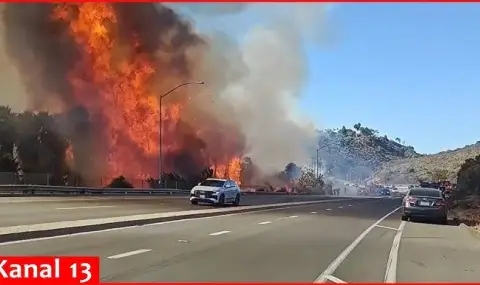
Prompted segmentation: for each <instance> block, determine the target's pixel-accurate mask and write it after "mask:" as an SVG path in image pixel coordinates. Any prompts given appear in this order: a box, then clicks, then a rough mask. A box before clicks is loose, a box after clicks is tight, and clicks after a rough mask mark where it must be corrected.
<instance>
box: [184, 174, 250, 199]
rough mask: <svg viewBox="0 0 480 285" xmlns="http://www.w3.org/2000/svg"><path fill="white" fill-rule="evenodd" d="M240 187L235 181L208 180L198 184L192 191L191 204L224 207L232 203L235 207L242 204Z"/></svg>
mask: <svg viewBox="0 0 480 285" xmlns="http://www.w3.org/2000/svg"><path fill="white" fill-rule="evenodd" d="M240 195H241V194H240V187H238V185H237V183H236V182H235V181H233V180H228V179H217V178H208V179H207V180H205V181H203V182H201V183H198V185H197V186H195V187H193V188H192V190H191V191H190V203H192V204H193V205H197V204H198V203H199V202H201V203H209V204H217V205H222V206H223V205H224V204H226V203H232V204H233V205H235V206H238V205H239V204H240Z"/></svg>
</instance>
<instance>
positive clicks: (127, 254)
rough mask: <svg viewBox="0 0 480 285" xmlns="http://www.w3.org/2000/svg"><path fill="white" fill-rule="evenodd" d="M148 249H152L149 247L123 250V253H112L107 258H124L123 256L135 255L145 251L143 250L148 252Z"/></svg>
mask: <svg viewBox="0 0 480 285" xmlns="http://www.w3.org/2000/svg"><path fill="white" fill-rule="evenodd" d="M149 251H152V250H151V249H139V250H134V251H129V252H124V253H120V254H116V255H112V256H109V257H107V258H108V259H119V258H124V257H128V256H132V255H137V254H140V253H145V252H149Z"/></svg>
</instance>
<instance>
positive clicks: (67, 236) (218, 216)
mask: <svg viewBox="0 0 480 285" xmlns="http://www.w3.org/2000/svg"><path fill="white" fill-rule="evenodd" d="M338 201H344V200H343V199H337V200H335V199H333V200H319V201H317V202H316V203H309V204H302V205H293V206H285V207H279V208H273V209H259V210H254V211H249V212H243V213H242V212H240V213H230V214H224V215H217V216H208V217H199V218H187V219H179V220H173V221H166V222H158V223H153V224H147V225H143V226H141V227H156V226H162V225H168V224H177V223H185V222H193V221H199V220H209V219H218V218H225V217H233V216H239V215H245V214H253V213H262V212H275V211H280V210H285V209H293V208H300V207H309V206H312V205H315V204H321V203H326V202H338ZM280 219H281V218H280ZM280 219H277V220H280ZM138 227H139V226H127V227H120V228H112V229H104V230H97V231H91V232H82V233H72V234H65V235H58V236H51V237H40V238H32V239H24V240H14V241H7V242H0V246H9V245H13V244H20V243H29V242H38V241H44V240H51V239H60V238H69V237H74V236H85V235H91V234H99V233H106V232H113V231H124V230H131V229H134V228H138Z"/></svg>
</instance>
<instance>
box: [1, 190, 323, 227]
mask: <svg viewBox="0 0 480 285" xmlns="http://www.w3.org/2000/svg"><path fill="white" fill-rule="evenodd" d="M322 198H324V197H321V196H320V197H319V196H306V195H298V196H294V195H291V196H290V195H281V196H253V195H252V196H242V200H241V203H240V204H241V205H244V206H246V205H264V204H275V203H286V202H298V201H310V200H312V199H322ZM209 207H210V208H212V206H209V205H198V206H194V205H191V204H190V202H189V200H188V197H187V196H184V197H174V196H163V197H158V196H153V197H84V196H83V197H82V196H79V197H8V198H6V197H5V198H0V217H1V219H0V227H7V226H17V225H31V224H39V223H50V222H61V221H76V220H83V219H95V218H107V217H118V216H129V215H141V214H151V213H161V212H175V211H187V210H195V209H207V208H209Z"/></svg>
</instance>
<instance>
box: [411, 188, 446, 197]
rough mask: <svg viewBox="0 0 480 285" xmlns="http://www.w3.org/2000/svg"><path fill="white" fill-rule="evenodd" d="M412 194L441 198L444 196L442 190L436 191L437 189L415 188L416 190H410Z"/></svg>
mask: <svg viewBox="0 0 480 285" xmlns="http://www.w3.org/2000/svg"><path fill="white" fill-rule="evenodd" d="M410 196H426V197H435V198H440V197H442V194H441V192H440V191H435V190H423V189H415V190H410Z"/></svg>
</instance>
